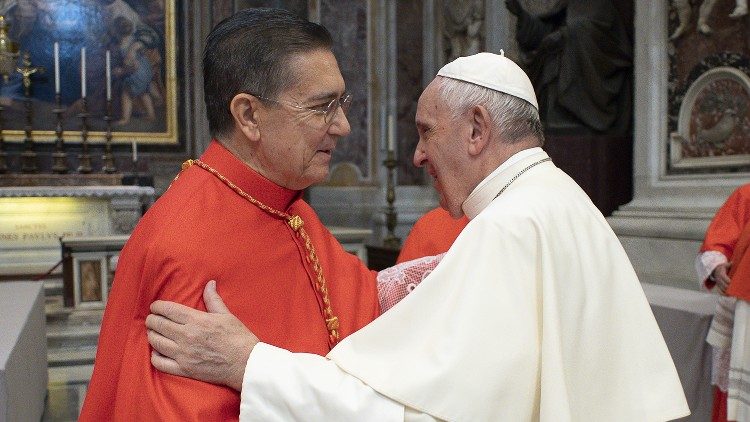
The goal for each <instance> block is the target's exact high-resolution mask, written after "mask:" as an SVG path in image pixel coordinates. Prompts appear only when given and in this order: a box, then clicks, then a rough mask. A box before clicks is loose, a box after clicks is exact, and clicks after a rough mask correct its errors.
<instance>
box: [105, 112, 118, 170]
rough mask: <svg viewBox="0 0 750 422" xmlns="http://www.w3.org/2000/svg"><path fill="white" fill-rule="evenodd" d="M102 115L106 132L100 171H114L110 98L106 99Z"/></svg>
mask: <svg viewBox="0 0 750 422" xmlns="http://www.w3.org/2000/svg"><path fill="white" fill-rule="evenodd" d="M106 113H107V114H105V115H104V121H105V122H107V132H106V133H105V134H104V139H105V142H104V155H103V156H102V160H103V161H104V165H103V166H102V171H103V172H104V173H114V172H116V171H117V168H115V158H114V156H113V155H112V100H111V99H108V100H107V110H106Z"/></svg>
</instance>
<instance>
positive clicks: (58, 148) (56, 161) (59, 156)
mask: <svg viewBox="0 0 750 422" xmlns="http://www.w3.org/2000/svg"><path fill="white" fill-rule="evenodd" d="M52 112H53V113H55V114H56V115H57V125H56V126H55V152H53V153H52V160H53V161H52V171H53V172H55V173H58V174H65V173H67V172H68V157H67V155H66V154H65V141H63V119H62V115H63V113H64V112H65V109H64V108H63V107H62V101H61V98H60V93H57V94H55V108H54V109H53V110H52Z"/></svg>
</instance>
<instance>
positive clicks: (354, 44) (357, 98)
mask: <svg viewBox="0 0 750 422" xmlns="http://www.w3.org/2000/svg"><path fill="white" fill-rule="evenodd" d="M367 22H368V16H367V1H366V0H351V1H346V2H341V1H334V0H322V1H321V2H320V23H321V24H322V25H323V26H325V27H326V28H328V30H329V31H330V32H331V36H332V37H333V53H334V54H335V55H336V58H337V59H338V62H339V68H340V69H341V74H342V75H343V76H344V81H345V82H346V89H347V90H348V91H349V92H351V93H352V95H353V96H354V99H353V101H352V106H351V109H350V110H349V113H348V115H347V117H348V119H349V124H350V125H351V128H352V131H351V133H350V134H349V135H348V136H346V137H345V138H342V139H341V140H340V142H339V143H338V145H337V146H336V150H335V151H334V153H333V160H332V168H333V172H335V171H336V166H337V165H340V164H343V163H350V164H352V165H354V166H355V168H356V169H357V171H358V172H359V177H360V178H361V179H370V178H371V177H372V169H371V166H370V153H371V149H370V145H369V137H368V86H369V71H368V69H369V65H368V59H369V57H368V54H367V45H368V44H367V36H368V32H367V26H368V25H367Z"/></svg>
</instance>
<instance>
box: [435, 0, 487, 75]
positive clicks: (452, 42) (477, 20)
mask: <svg viewBox="0 0 750 422" xmlns="http://www.w3.org/2000/svg"><path fill="white" fill-rule="evenodd" d="M443 16H444V18H443V36H444V37H445V39H446V40H447V41H448V46H449V47H448V48H446V50H447V51H446V53H447V61H449V62H450V61H453V60H455V59H456V58H458V57H461V56H470V55H473V54H477V53H479V52H481V51H482V50H483V40H484V34H483V32H482V29H483V27H484V0H444V2H443Z"/></svg>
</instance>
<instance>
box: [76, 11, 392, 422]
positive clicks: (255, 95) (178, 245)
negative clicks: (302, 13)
mask: <svg viewBox="0 0 750 422" xmlns="http://www.w3.org/2000/svg"><path fill="white" fill-rule="evenodd" d="M204 91H205V101H206V108H207V112H208V122H209V128H210V131H211V134H212V136H213V137H214V140H213V141H212V142H211V144H210V145H209V147H208V149H207V150H206V152H205V153H204V154H203V155H202V156H201V157H200V159H198V160H188V161H187V162H186V163H185V164H183V171H182V172H181V173H180V174H179V176H178V177H177V178H176V179H175V181H174V182H173V183H172V185H171V186H170V188H169V189H168V190H167V191H166V192H165V193H164V195H163V196H162V197H161V198H160V199H159V200H158V201H157V202H156V203H155V204H154V206H153V207H152V208H151V209H150V210H149V211H148V213H147V214H146V215H145V216H144V217H143V219H142V220H141V221H140V223H139V224H138V227H136V229H135V230H134V231H133V234H132V235H131V238H130V240H129V241H128V243H127V244H126V245H125V247H124V249H123V250H122V253H121V255H120V259H119V263H118V268H117V271H116V275H115V280H114V284H113V287H112V291H111V293H110V296H109V301H108V303H107V308H106V310H105V313H104V319H103V321H102V329H101V335H100V340H99V346H98V350H97V355H96V363H95V367H94V373H93V377H92V379H91V383H90V385H89V389H88V392H87V396H86V400H85V403H84V406H83V409H82V413H81V418H80V420H82V421H111V420H128V421H131V420H133V421H135V420H137V421H146V420H201V421H206V420H222V421H223V420H233V419H237V417H238V414H239V404H240V396H239V393H237V392H236V391H234V390H233V389H230V388H227V387H222V386H218V385H214V384H209V383H204V382H198V381H194V380H189V379H186V378H182V377H177V376H173V375H168V374H164V373H161V372H158V371H155V370H154V369H153V368H152V366H151V362H150V358H151V349H150V348H149V344H148V341H147V334H146V327H145V326H144V320H145V318H146V316H147V315H148V314H149V306H150V304H151V303H152V302H153V301H154V300H156V299H167V300H173V301H175V302H179V303H181V304H184V305H187V306H190V307H193V308H197V309H205V306H204V304H203V299H202V293H203V287H204V280H208V279H216V280H219V289H220V290H221V291H222V293H223V294H224V298H225V299H226V302H227V306H228V307H229V309H231V310H232V312H233V313H234V314H235V315H237V317H238V318H239V319H240V320H242V322H243V323H244V324H245V325H247V326H248V327H251V328H252V330H253V331H254V332H255V333H257V334H258V336H260V337H261V338H263V339H264V341H266V342H268V343H270V344H274V345H276V346H279V347H284V348H286V349H289V350H293V351H298V352H306V353H314V354H318V355H325V354H327V353H328V352H329V351H330V350H331V348H332V347H333V346H334V345H335V344H337V343H338V341H340V340H341V339H343V338H345V337H346V336H348V335H349V334H351V333H353V332H355V331H357V330H358V329H359V328H361V327H363V326H365V325H366V324H367V323H369V322H370V321H371V320H373V319H374V318H375V317H376V316H377V315H379V313H380V307H379V303H378V295H377V291H376V285H375V273H373V272H371V271H369V270H368V269H367V268H366V267H365V266H364V265H363V264H362V263H361V262H360V261H359V260H358V259H357V258H356V257H355V256H353V255H351V254H349V253H347V252H345V251H344V249H343V248H342V247H341V245H340V244H339V243H338V242H337V241H336V239H335V238H334V237H333V236H332V235H331V234H330V233H329V232H328V230H327V229H326V228H325V227H324V226H323V224H322V223H321V222H320V221H319V220H318V217H317V216H316V215H315V212H314V211H313V210H312V208H311V207H310V206H309V205H308V204H306V203H305V201H304V200H303V199H302V190H303V189H305V188H307V187H309V186H310V185H312V184H314V183H317V182H321V181H323V180H325V178H326V177H327V176H328V173H329V165H330V161H331V155H332V153H333V151H334V149H335V148H336V144H337V142H338V140H339V138H340V137H342V136H345V135H347V134H348V133H349V132H350V126H349V122H348V121H347V118H346V112H347V110H348V109H349V106H350V104H351V101H352V99H351V95H349V94H347V93H346V92H345V86H344V80H343V78H342V76H341V73H340V71H339V68H338V64H337V62H336V58H335V57H334V55H333V53H332V52H331V37H330V34H329V33H328V31H327V30H326V29H325V28H324V27H322V26H320V25H317V24H314V23H311V22H308V21H305V20H302V19H299V18H297V17H295V16H293V15H291V14H290V13H288V12H285V11H281V10H273V9H248V10H244V11H241V12H239V13H238V14H236V15H234V16H232V17H230V18H228V19H226V20H224V21H223V22H221V23H220V24H219V25H218V26H217V27H216V28H214V29H213V30H212V31H211V33H210V34H209V36H208V39H207V45H206V49H205V56H204ZM248 297H253V301H252V302H250V301H248V300H247V298H248ZM216 341H222V339H221V338H217V339H216ZM238 352H239V351H238Z"/></svg>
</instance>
